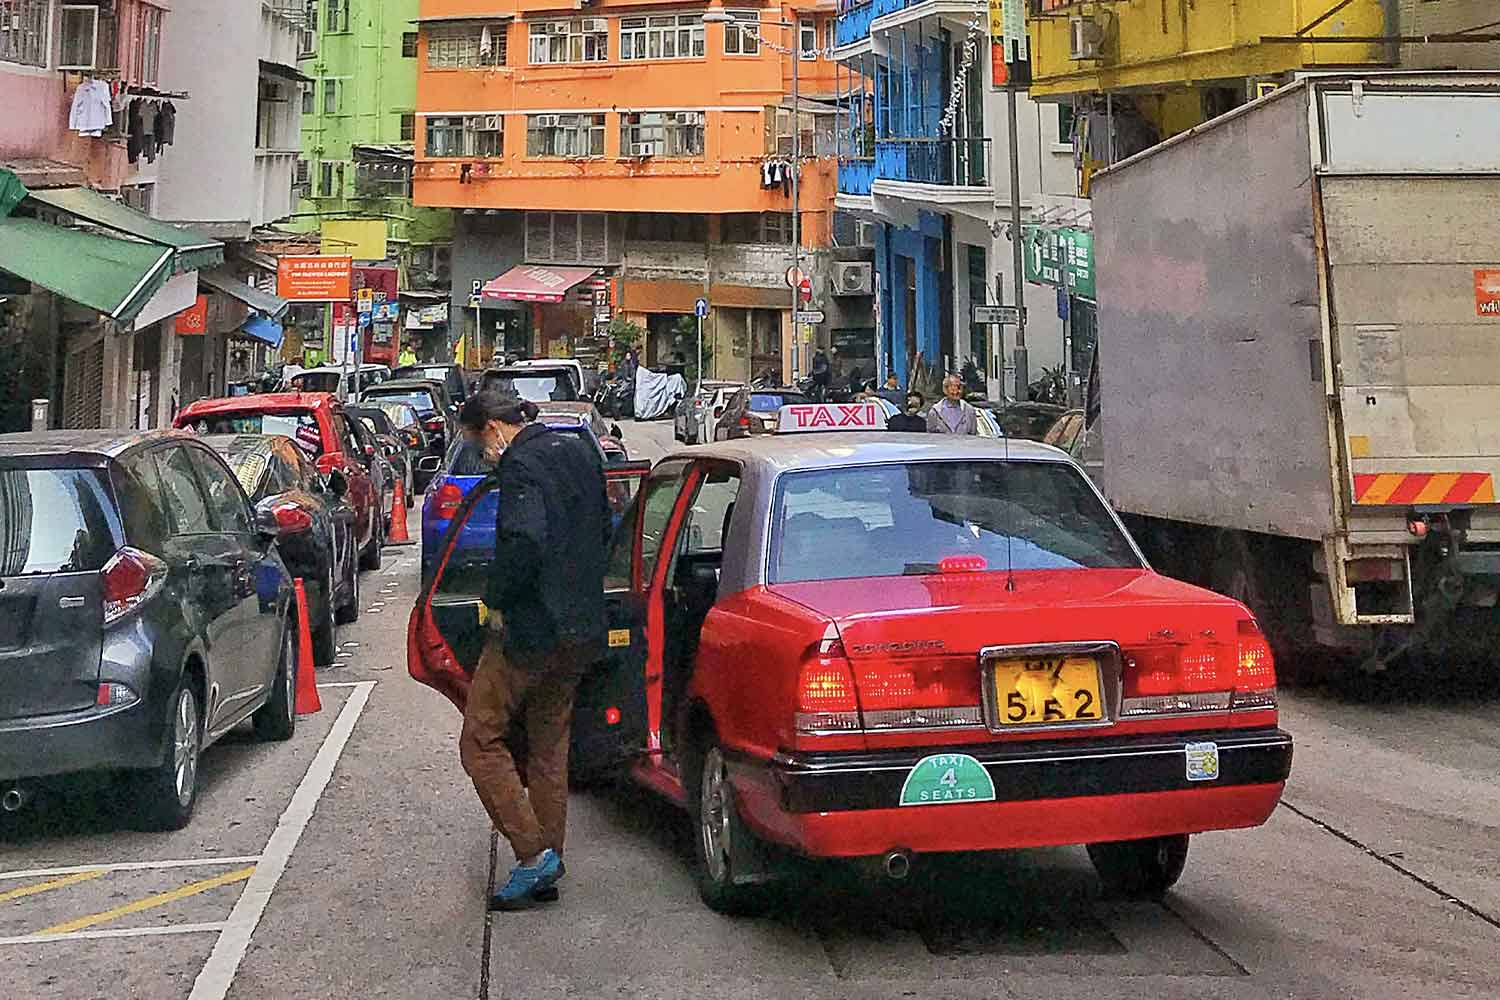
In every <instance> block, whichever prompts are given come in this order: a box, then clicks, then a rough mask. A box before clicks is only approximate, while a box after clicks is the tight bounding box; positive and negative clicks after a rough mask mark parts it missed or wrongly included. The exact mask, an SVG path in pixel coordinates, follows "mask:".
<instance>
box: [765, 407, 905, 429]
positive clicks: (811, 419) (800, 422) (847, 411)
mask: <svg viewBox="0 0 1500 1000" xmlns="http://www.w3.org/2000/svg"><path fill="white" fill-rule="evenodd" d="M883 430H885V417H884V416H882V415H881V412H880V407H878V406H876V405H875V404H874V403H791V404H788V405H786V406H783V407H782V408H781V412H780V414H779V417H778V420H777V423H776V433H777V434H802V433H805V432H807V431H883Z"/></svg>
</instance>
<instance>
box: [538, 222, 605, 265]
mask: <svg viewBox="0 0 1500 1000" xmlns="http://www.w3.org/2000/svg"><path fill="white" fill-rule="evenodd" d="M526 259H527V260H528V261H532V262H534V263H539V264H606V263H608V262H609V259H610V254H609V217H608V216H607V215H605V214H604V213H603V212H527V213H526Z"/></svg>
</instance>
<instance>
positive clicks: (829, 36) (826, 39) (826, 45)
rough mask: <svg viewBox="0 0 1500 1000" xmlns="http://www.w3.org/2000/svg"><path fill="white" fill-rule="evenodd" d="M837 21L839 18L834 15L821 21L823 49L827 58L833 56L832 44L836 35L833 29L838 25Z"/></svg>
mask: <svg viewBox="0 0 1500 1000" xmlns="http://www.w3.org/2000/svg"><path fill="white" fill-rule="evenodd" d="M838 23H839V19H838V18H836V17H830V18H829V19H828V20H826V21H824V22H823V51H824V52H826V53H828V56H829V58H832V57H833V46H834V41H835V39H836V37H837V35H836V33H835V30H834V29H836V28H837V27H838Z"/></svg>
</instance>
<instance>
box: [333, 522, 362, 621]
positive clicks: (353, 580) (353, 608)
mask: <svg viewBox="0 0 1500 1000" xmlns="http://www.w3.org/2000/svg"><path fill="white" fill-rule="evenodd" d="M350 544H351V547H352V545H353V543H352V542H351V543H350ZM354 563H355V558H354V553H353V552H351V553H349V558H348V559H345V560H344V565H345V567H346V572H347V573H348V574H349V580H348V584H349V586H348V588H347V592H348V594H349V599H348V600H347V601H345V602H344V603H343V604H340V605H339V606H338V608H337V610H335V611H334V613H333V620H334V621H336V622H338V623H339V624H340V625H353V624H354V623H355V622H357V621H359V569H358V567H356V566H355V565H354Z"/></svg>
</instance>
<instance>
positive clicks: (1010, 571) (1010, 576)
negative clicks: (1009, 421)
mask: <svg viewBox="0 0 1500 1000" xmlns="http://www.w3.org/2000/svg"><path fill="white" fill-rule="evenodd" d="M996 423H997V424H1000V422H999V421H998V420H997V421H996ZM1000 436H1001V437H1002V438H1004V439H1005V478H1006V479H1009V478H1010V433H1009V432H1008V431H1006V429H1005V425H1004V424H1000ZM1006 492H1007V493H1008V492H1009V491H1008V490H1007V491H1006ZM1011 506H1012V505H1011V503H1010V498H1009V497H1007V498H1006V513H1005V589H1006V590H1008V591H1014V590H1015V589H1016V560H1015V557H1014V555H1013V553H1012V550H1011V546H1012V545H1013V544H1014V541H1015V513H1014V511H1012V510H1011V509H1010V508H1011Z"/></svg>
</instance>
